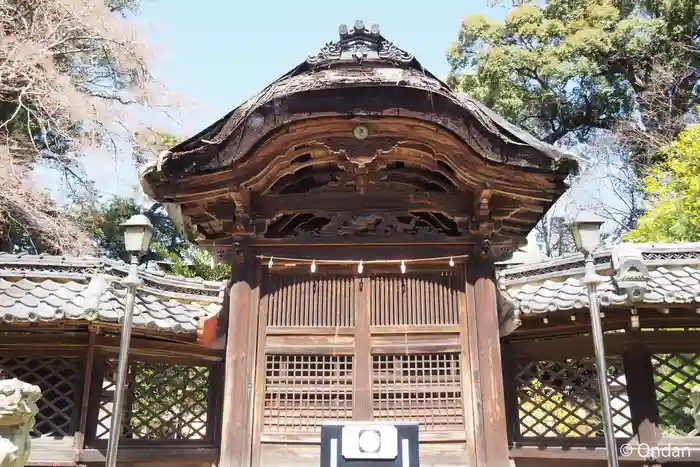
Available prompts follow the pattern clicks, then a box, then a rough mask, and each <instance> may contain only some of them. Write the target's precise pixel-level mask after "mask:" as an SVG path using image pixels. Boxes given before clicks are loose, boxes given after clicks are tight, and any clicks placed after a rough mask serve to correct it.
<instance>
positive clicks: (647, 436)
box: [606, 332, 697, 446]
mask: <svg viewBox="0 0 700 467" xmlns="http://www.w3.org/2000/svg"><path fill="white" fill-rule="evenodd" d="M634 334H635V336H634V337H637V335H638V334H640V333H638V332H635V333H634ZM640 337H641V336H640ZM633 339H634V338H633ZM696 342H697V341H696ZM606 350H607V349H606ZM651 357H652V353H651V352H650V351H649V350H648V349H647V348H646V347H645V346H644V345H643V344H642V343H641V339H634V340H633V343H632V345H630V348H629V349H627V351H626V352H625V353H624V355H623V363H624V368H625V380H626V383H627V396H628V397H629V404H630V414H631V417H632V428H633V430H634V434H635V435H636V436H637V441H638V442H639V443H644V444H646V445H648V446H656V445H657V444H658V443H659V440H660V439H661V435H662V433H661V417H660V415H659V409H658V405H657V402H656V385H655V383H654V367H653V365H652V362H651Z"/></svg>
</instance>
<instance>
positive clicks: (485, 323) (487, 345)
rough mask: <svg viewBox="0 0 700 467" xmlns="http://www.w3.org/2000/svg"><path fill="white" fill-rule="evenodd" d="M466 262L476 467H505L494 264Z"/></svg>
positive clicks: (502, 396)
mask: <svg viewBox="0 0 700 467" xmlns="http://www.w3.org/2000/svg"><path fill="white" fill-rule="evenodd" d="M474 256H476V257H475V258H473V259H471V260H470V261H468V262H467V266H466V267H467V284H466V294H467V323H466V325H467V331H468V335H469V341H470V342H469V359H470V363H471V368H472V375H473V377H472V381H473V388H472V394H473V397H472V401H473V402H472V407H471V409H472V411H473V413H474V434H473V436H474V444H475V447H476V467H508V466H509V465H510V463H509V458H508V434H507V423H506V409H505V398H504V395H503V369H502V365H501V342H500V335H499V330H498V309H497V308H498V305H497V290H496V281H495V270H494V264H493V262H492V261H491V260H489V259H484V258H482V257H479V256H478V255H474Z"/></svg>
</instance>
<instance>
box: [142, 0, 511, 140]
mask: <svg viewBox="0 0 700 467" xmlns="http://www.w3.org/2000/svg"><path fill="white" fill-rule="evenodd" d="M194 5H196V6H194ZM505 11H506V10H505V9H503V8H500V7H499V8H490V7H488V6H487V5H486V0H473V1H471V2H469V1H467V2H465V1H455V0H441V1H439V2H434V3H430V2H428V3H424V2H410V1H408V2H407V1H396V0H381V1H380V0H374V1H370V0H352V1H334V2H329V1H323V2H322V1H311V0H306V1H304V0H298V1H295V2H286V1H280V0H273V1H232V0H200V1H198V2H192V1H191V0H168V1H165V0H144V4H143V7H142V9H141V12H140V15H139V19H140V20H142V21H146V22H147V23H149V24H150V26H151V27H153V28H154V30H153V31H152V32H151V33H150V34H149V40H150V41H151V42H152V43H154V44H155V45H156V47H158V48H159V49H160V54H159V55H160V56H159V62H160V63H158V64H156V69H155V71H156V73H157V77H158V78H159V79H160V80H161V81H163V82H165V84H167V85H168V87H169V88H170V89H172V90H173V91H175V92H178V93H180V94H183V95H185V96H187V97H189V98H192V99H195V100H196V101H197V102H198V104H199V106H200V109H199V111H198V112H196V115H194V113H193V114H191V115H190V116H189V117H185V119H184V120H185V121H184V124H185V127H184V128H183V130H182V131H183V132H184V134H183V135H182V136H189V135H190V134H191V133H193V132H195V131H197V130H199V129H201V128H203V127H205V126H206V125H208V124H210V123H212V122H214V121H215V120H216V119H218V118H219V117H220V116H222V115H223V114H224V113H226V112H228V111H230V110H231V109H233V108H235V107H236V106H238V105H239V104H240V103H241V102H243V101H244V100H246V99H247V98H249V97H251V96H252V95H254V94H256V93H257V92H258V91H260V90H261V89H262V88H263V87H264V86H266V85H267V84H269V83H270V82H272V81H273V80H275V79H276V78H278V77H279V76H280V75H282V74H283V73H285V72H287V71H288V70H290V69H291V68H293V67H294V66H296V65H297V64H299V63H300V62H301V61H303V60H304V59H305V57H306V56H307V55H308V54H310V53H316V52H317V51H318V50H319V49H320V48H321V47H322V46H323V44H324V43H326V42H328V41H331V40H337V38H338V26H339V25H340V24H342V23H345V24H348V25H352V24H353V23H354V21H355V20H358V19H359V20H363V21H364V22H365V24H367V25H369V24H372V23H377V24H379V25H380V26H381V31H382V34H383V35H384V37H386V38H387V39H388V40H391V41H393V42H395V43H396V44H397V45H398V46H400V47H402V48H403V49H404V50H407V51H408V52H410V53H412V54H414V55H415V56H416V58H418V60H419V61H421V63H422V64H423V65H424V66H425V67H426V68H428V69H429V70H431V71H432V72H433V73H434V74H436V75H438V76H445V75H446V74H447V71H448V66H447V61H446V59H445V52H446V50H447V47H448V46H449V45H450V44H451V43H452V42H453V41H454V40H455V39H456V38H457V34H458V32H459V26H460V22H461V20H462V18H463V17H464V16H466V15H467V14H470V13H478V14H484V15H488V16H490V17H493V18H498V17H502V16H503V15H504V14H505Z"/></svg>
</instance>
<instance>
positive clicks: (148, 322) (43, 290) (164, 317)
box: [0, 254, 225, 333]
mask: <svg viewBox="0 0 700 467" xmlns="http://www.w3.org/2000/svg"><path fill="white" fill-rule="evenodd" d="M115 272H117V273H119V274H114V273H115ZM125 272H126V266H125V265H124V264H123V263H119V262H115V261H111V260H107V259H101V258H91V257H86V258H69V257H57V256H48V255H8V254H0V322H6V323H21V322H35V321H58V320H80V321H84V320H87V321H92V320H98V321H105V322H113V323H116V322H119V321H120V320H121V319H122V317H123V315H124V307H125V302H126V289H125V288H124V287H123V286H122V285H121V282H120V280H121V279H120V276H122V275H123V274H124V273H125ZM140 274H141V278H142V279H144V282H145V284H144V286H143V287H142V288H140V289H139V290H138V291H137V295H136V300H135V306H134V325H135V326H138V327H144V328H147V329H152V330H159V331H165V332H176V333H193V332H195V331H196V327H197V321H198V320H199V319H200V318H202V317H206V316H212V315H214V314H215V313H217V312H219V311H220V310H221V306H222V303H223V291H224V285H225V283H223V282H222V283H219V282H212V281H203V280H201V279H189V278H182V277H177V278H174V277H169V276H165V275H163V274H153V273H151V272H148V271H143V270H142V271H141V272H140Z"/></svg>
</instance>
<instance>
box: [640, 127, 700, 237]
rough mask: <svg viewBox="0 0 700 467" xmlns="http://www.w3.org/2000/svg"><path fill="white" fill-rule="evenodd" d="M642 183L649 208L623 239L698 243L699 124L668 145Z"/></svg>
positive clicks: (699, 186)
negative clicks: (649, 203)
mask: <svg viewBox="0 0 700 467" xmlns="http://www.w3.org/2000/svg"><path fill="white" fill-rule="evenodd" d="M660 153H661V155H662V156H663V159H662V161H661V162H659V163H658V164H657V165H656V166H654V167H653V168H652V170H651V172H650V174H649V176H648V177H646V178H645V180H644V191H645V192H646V194H647V196H648V197H649V199H650V200H651V203H652V207H651V208H650V209H648V210H647V211H646V212H645V214H644V215H643V216H642V217H641V218H640V219H639V222H638V225H637V228H636V229H635V230H633V231H632V232H630V233H629V234H628V235H627V236H626V240H628V241H632V242H696V241H700V124H696V125H693V126H690V127H689V128H688V129H686V130H685V131H683V132H682V133H681V134H680V135H679V136H678V138H677V139H676V140H675V141H674V142H673V144H671V145H669V146H665V147H663V148H661V151H660Z"/></svg>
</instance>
